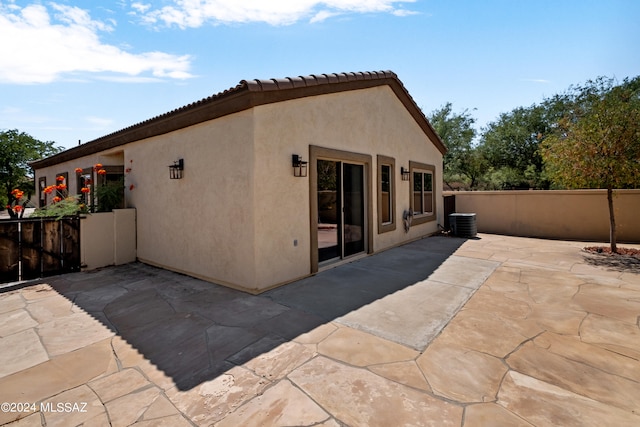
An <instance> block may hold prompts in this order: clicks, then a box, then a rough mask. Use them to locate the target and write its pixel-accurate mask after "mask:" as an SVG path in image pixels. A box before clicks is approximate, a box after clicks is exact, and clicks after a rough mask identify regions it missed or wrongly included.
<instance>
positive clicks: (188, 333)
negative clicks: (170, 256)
mask: <svg viewBox="0 0 640 427" xmlns="http://www.w3.org/2000/svg"><path fill="white" fill-rule="evenodd" d="M464 242H465V240H464V239H458V238H447V237H432V238H428V239H422V240H419V241H416V242H413V243H410V244H407V245H404V246H401V247H397V248H394V249H390V250H388V251H385V252H383V253H380V254H376V255H373V256H370V257H366V258H363V259H360V260H357V261H354V262H352V263H349V264H345V265H342V266H339V267H336V268H333V269H330V270H326V271H324V272H321V273H319V274H317V275H315V276H313V277H309V278H306V279H303V280H300V281H298V282H294V283H292V284H289V285H286V286H283V287H280V288H278V289H275V290H272V291H269V292H266V293H264V294H261V295H258V296H253V295H249V294H246V293H243V292H239V291H235V290H232V289H229V288H225V287H222V286H218V285H215V284H211V283H208V282H204V281H201V280H198V279H194V278H191V277H188V276H184V275H180V274H176V273H172V272H169V271H166V270H162V269H158V268H154V267H150V266H147V265H144V264H140V263H133V264H128V265H124V266H119V267H110V268H105V269H103V270H99V271H95V272H87V273H74V274H68V275H63V276H57V277H51V278H47V279H44V280H42V281H41V283H48V284H50V285H51V286H52V287H53V288H54V289H55V290H56V291H57V292H58V293H60V294H61V295H63V296H65V297H66V298H67V299H69V300H71V301H73V303H74V304H75V305H76V306H78V307H80V308H81V309H83V310H84V311H86V312H87V313H89V314H90V315H91V316H93V317H94V318H95V319H98V320H99V321H100V322H102V324H104V325H106V326H107V327H108V328H110V329H111V330H112V331H113V332H114V333H116V334H117V335H119V336H120V337H122V338H123V339H124V340H126V341H127V342H128V343H129V344H130V345H131V346H133V347H134V348H135V349H136V350H137V351H138V352H140V353H141V354H142V355H143V356H144V357H145V358H146V359H147V360H149V361H150V362H151V363H153V364H154V365H156V366H157V368H159V369H160V370H162V371H163V372H164V373H165V374H166V375H167V376H170V377H171V378H172V380H173V382H174V383H175V384H176V386H177V388H178V389H180V390H189V389H191V388H193V387H195V386H196V385H198V384H200V383H202V382H205V381H208V380H211V379H213V378H215V377H217V376H219V375H220V374H222V373H224V372H226V371H228V370H229V369H231V368H232V367H233V366H235V365H242V364H244V363H246V362H247V361H249V360H251V359H253V358H254V357H256V356H257V355H260V354H263V353H266V352H268V351H270V350H272V349H274V348H275V347H277V346H279V345H280V344H283V343H285V342H287V341H289V340H291V339H292V338H294V337H296V336H298V335H300V334H303V333H305V332H309V331H311V330H313V329H314V328H316V327H317V326H319V325H322V324H324V323H327V322H329V321H334V320H336V319H338V318H340V317H342V316H345V315H347V314H349V313H351V312H353V311H354V310H358V309H359V308H361V307H364V306H367V305H370V304H372V303H373V302H375V301H377V300H380V299H382V298H384V297H386V296H389V295H392V294H394V293H397V292H398V291H401V290H403V289H405V288H408V287H410V286H411V285H413V284H415V283H418V282H421V281H424V280H425V279H427V278H428V277H429V276H430V275H432V273H433V272H434V271H436V270H437V269H438V267H440V266H441V264H442V263H443V262H444V261H445V260H447V258H449V257H450V256H451V254H453V253H454V252H455V251H456V250H457V249H458V248H459V247H460V246H461V245H462V244H463V243H464ZM471 294H472V291H471V290H469V291H468V296H466V297H465V301H466V298H468V297H470V295H471ZM60 333H61V334H64V331H62V330H61V331H60Z"/></svg>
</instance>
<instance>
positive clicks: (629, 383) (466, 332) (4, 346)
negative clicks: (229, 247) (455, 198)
mask: <svg viewBox="0 0 640 427" xmlns="http://www.w3.org/2000/svg"><path fill="white" fill-rule="evenodd" d="M590 245H592V244H590ZM584 246H586V244H585V243H580V242H565V241H549V240H539V239H528V238H519V237H507V236H497V235H487V234H481V235H479V236H478V238H477V239H470V240H465V239H458V238H449V237H432V238H428V239H423V240H420V241H417V242H414V243H411V244H409V245H405V246H403V247H400V248H395V249H392V250H389V251H386V252H383V253H381V254H378V255H375V256H371V257H367V258H365V259H362V260H358V261H356V262H353V263H350V264H346V265H342V266H340V267H336V268H334V269H332V270H328V271H324V272H321V273H319V274H318V275H316V276H314V277H311V278H307V279H304V280H302V281H299V282H296V283H293V284H290V285H287V286H285V287H282V288H279V289H275V290H273V291H270V292H267V293H265V294H262V295H259V296H251V295H247V294H243V293H240V292H237V291H233V290H231V289H227V288H223V287H220V286H216V285H213V284H210V283H207V282H203V281H200V280H196V279H193V278H190V277H187V276H183V275H180V274H175V273H171V272H168V271H164V270H160V269H156V268H153V267H149V266H146V265H143V264H139V263H134V264H128V265H125V266H119V267H111V268H106V269H103V270H100V271H95V272H86V273H74V274H68V275H62V276H56V277H52V278H47V279H43V280H42V281H40V282H39V283H34V284H31V285H30V286H26V287H22V288H19V289H14V290H9V291H5V292H3V293H0V403H2V402H5V403H2V407H1V408H0V409H1V411H0V425H11V426H41V425H42V426H44V425H46V426H57V425H60V426H77V425H85V426H90V425H91V426H93V425H104V426H109V425H111V426H129V425H136V426H193V425H198V426H200V425H206V426H209V425H214V426H239V425H242V426H291V425H296V426H343V425H347V426H385V427H386V426H390V425H393V426H402V425H406V426H429V425H433V426H447V425H451V426H465V427H468V426H487V425H491V426H532V425H533V426H558V425H562V426H602V425H615V426H637V425H640V400H639V399H638V398H637V396H640V262H637V260H634V259H628V260H626V261H625V262H623V263H620V262H618V261H615V260H611V258H607V256H606V255H593V254H588V253H585V252H583V251H581V248H582V247H584ZM7 403H9V404H11V403H14V405H9V406H7V405H6V404H7ZM24 404H28V405H26V406H25V405H24Z"/></svg>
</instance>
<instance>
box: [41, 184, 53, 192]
mask: <svg viewBox="0 0 640 427" xmlns="http://www.w3.org/2000/svg"><path fill="white" fill-rule="evenodd" d="M54 188H56V186H55V185H49V186H48V187H45V188H44V190H42V191H44V194H51V193H52V192H53V189H54Z"/></svg>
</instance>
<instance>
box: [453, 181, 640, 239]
mask: <svg viewBox="0 0 640 427" xmlns="http://www.w3.org/2000/svg"><path fill="white" fill-rule="evenodd" d="M444 194H445V195H455V196H456V211H457V212H475V213H476V220H477V225H478V231H479V232H484V233H496V234H507V235H514V236H528V237H545V238H554V239H570V240H586V241H603V242H606V241H608V240H609V210H608V205H607V192H606V190H573V191H473V192H445V193H444ZM615 194H616V195H615V196H614V199H613V205H614V213H615V218H616V228H617V238H618V240H619V241H620V242H640V222H639V217H638V212H640V190H617V191H616V192H615Z"/></svg>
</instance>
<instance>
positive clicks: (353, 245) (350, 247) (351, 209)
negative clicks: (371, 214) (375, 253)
mask: <svg viewBox="0 0 640 427" xmlns="http://www.w3.org/2000/svg"><path fill="white" fill-rule="evenodd" d="M342 176H343V182H342V190H343V203H344V205H343V218H344V225H343V236H344V250H343V256H345V257H346V256H349V255H353V254H357V253H358V252H362V251H364V166H363V165H353V164H349V163H344V164H343V166H342Z"/></svg>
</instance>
